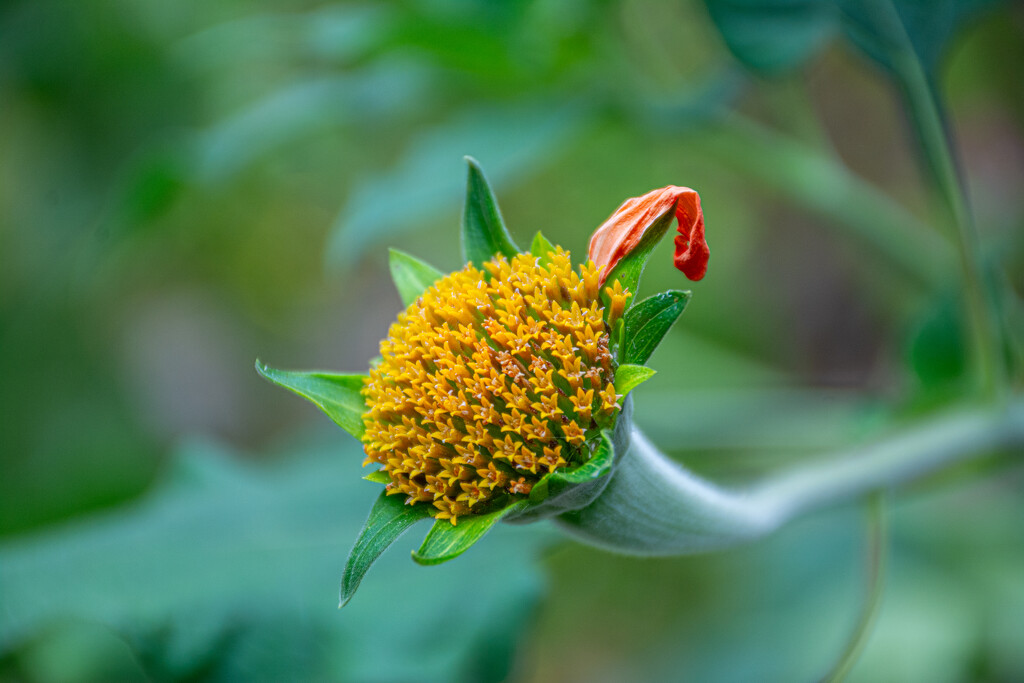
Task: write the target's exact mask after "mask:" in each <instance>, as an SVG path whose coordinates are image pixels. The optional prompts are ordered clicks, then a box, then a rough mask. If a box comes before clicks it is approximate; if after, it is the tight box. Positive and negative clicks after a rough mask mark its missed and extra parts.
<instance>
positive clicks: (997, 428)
mask: <svg viewBox="0 0 1024 683" xmlns="http://www.w3.org/2000/svg"><path fill="white" fill-rule="evenodd" d="M1022 447H1024V399H1019V398H1018V399H1017V400H1016V401H1013V402H1011V403H1009V404H1007V405H1006V406H1003V407H1000V408H999V409H997V410H991V409H990V410H979V409H960V410H956V411H952V412H948V413H945V414H941V415H938V416H936V417H933V418H930V419H929V420H927V421H925V422H923V423H921V424H919V425H917V426H915V427H912V428H910V429H907V430H905V431H903V432H900V433H897V434H895V435H893V436H891V437H889V438H887V439H885V440H884V441H879V442H877V443H874V444H871V445H868V446H863V447H858V448H854V449H851V450H849V451H845V452H843V453H840V454H838V455H832V456H830V457H822V458H820V459H818V460H815V461H814V462H812V463H809V464H806V465H803V466H801V467H797V468H795V469H793V470H790V471H788V472H783V473H781V474H778V475H774V476H770V477H768V478H767V479H765V480H764V481H763V482H761V483H759V484H756V485H753V486H750V487H747V488H744V489H727V488H722V487H719V486H717V485H716V484H714V483H712V482H709V481H707V480H705V479H702V478H700V477H698V476H696V475H695V474H693V473H692V472H689V471H687V470H686V469H684V468H682V467H680V466H679V465H677V464H676V463H674V462H672V461H671V460H670V459H669V458H667V457H666V456H665V455H664V454H663V453H661V451H659V450H658V449H657V448H656V447H655V446H654V445H653V444H651V442H650V441H648V440H647V438H646V437H645V436H644V435H643V434H642V433H641V432H640V431H639V430H637V429H635V428H634V430H633V433H632V438H631V442H630V446H629V449H628V450H627V451H626V453H625V454H624V455H623V457H622V460H621V462H620V463H619V465H618V468H617V470H616V472H615V474H614V475H613V477H612V480H611V481H610V482H609V484H608V487H607V488H606V489H605V490H604V492H603V493H602V494H601V495H600V496H599V497H598V498H597V499H596V500H595V501H594V502H593V503H591V504H590V505H589V506H588V507H586V508H583V509H582V510H577V511H574V512H571V513H566V514H565V515H562V516H561V517H559V518H558V522H559V525H560V526H561V527H562V528H563V529H564V530H565V531H566V532H567V533H569V534H570V535H572V536H575V537H577V538H579V539H581V540H583V541H585V542H587V543H589V544H591V545H595V546H598V547H601V548H605V549H607V550H611V551H614V552H621V553H626V554H633V555H686V554H692V553H699V552H704V551H708V550H714V549H718V548H724V547H729V546H734V545H739V544H741V543H745V542H748V541H750V540H753V539H755V538H759V537H762V536H765V535H767V534H769V533H771V532H773V531H775V530H776V529H778V528H779V527H781V526H783V525H784V524H786V523H787V522H789V521H790V520H792V519H794V518H796V517H799V516H800V515H803V514H806V513H808V512H811V511H814V510H818V509H821V508H824V507H828V506H831V505H835V504H838V503H842V502H845V501H849V500H855V499H857V498H861V497H863V496H864V495H866V494H868V493H871V492H873V491H878V490H883V489H887V488H891V487H894V486H897V485H899V484H902V483H904V482H907V481H911V480H913V479H917V478H920V477H922V476H925V475H927V474H930V473H932V472H935V471H937V470H939V469H942V468H944V467H947V466H950V465H953V464H955V463H958V462H962V461H965V460H969V459H972V458H977V457H981V456H984V455H987V454H990V453H992V452H994V451H1000V450H1003V449H1010V448H1022Z"/></svg>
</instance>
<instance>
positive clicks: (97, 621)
mask: <svg viewBox="0 0 1024 683" xmlns="http://www.w3.org/2000/svg"><path fill="white" fill-rule="evenodd" d="M878 7H883V9H885V8H890V9H893V10H894V11H896V12H897V14H898V16H899V17H900V18H901V19H902V21H903V24H904V25H905V26H906V28H907V33H906V35H905V36H904V39H907V40H909V43H907V45H909V46H910V48H912V53H913V55H914V56H915V57H917V58H919V59H920V62H921V64H922V65H923V68H924V70H925V71H926V73H927V76H928V78H929V79H930V80H931V82H932V83H933V84H934V85H935V86H936V87H937V89H938V91H939V92H941V93H942V95H943V97H944V99H945V102H946V105H947V108H946V110H945V114H946V116H947V117H948V119H947V120H948V123H949V126H950V130H951V131H952V132H953V133H954V134H955V141H956V142H955V154H956V156H957V159H958V161H959V163H960V165H961V171H962V174H963V177H964V178H965V180H966V184H967V187H968V189H969V196H970V200H971V206H972V210H973V213H974V216H975V218H976V221H977V225H978V230H979V233H980V235H981V237H982V242H981V244H982V248H981V255H982V258H983V260H984V262H985V263H986V264H988V270H987V273H989V276H988V279H989V280H990V289H991V292H992V297H993V299H994V300H996V302H997V303H996V308H997V310H998V313H999V323H1000V326H1001V327H1002V329H1003V332H1004V334H1005V343H1004V346H1005V347H1006V354H1005V355H1006V356H1007V366H1008V372H1009V376H1010V377H1011V380H1010V383H1011V385H1013V386H1016V387H1017V388H1018V389H1019V388H1020V380H1019V375H1015V374H1014V373H1019V369H1020V364H1019V356H1020V354H1021V352H1022V349H1024V344H1021V341H1020V340H1021V339H1022V336H1021V329H1022V318H1024V315H1022V312H1021V310H1022V309H1021V307H1020V293H1021V292H1022V291H1024V239H1022V236H1024V231H1022V228H1024V192H1022V191H1021V190H1022V188H1024V81H1022V79H1021V76H1020V75H1021V73H1024V40H1022V36H1024V12H1022V11H1021V7H1020V5H1016V4H1010V3H1005V4H1001V3H998V2H986V1H984V0H981V1H971V2H964V1H960V2H954V1H953V0H943V1H942V2H938V3H930V2H924V1H919V2H915V1H913V0H898V1H897V2H895V3H890V1H889V0H878V1H877V2H868V1H867V0H865V2H857V1H855V0H840V1H838V2H833V1H832V0H786V2H771V3H769V2H765V3H762V2H757V1H756V0H728V1H726V0H707V2H672V3H665V2H658V1H656V0H629V1H623V2H598V1H596V0H593V1H588V0H572V1H557V0H533V1H525V0H524V1H521V2H507V3H498V2H487V1H485V0H476V1H474V0H453V1H451V2H426V1H423V2H412V1H410V2H379V3H363V4H350V3H312V2H287V1H281V2H264V3H256V2H247V1H246V2H243V1H241V0H228V1H225V2H217V3H206V2H196V1H189V0H183V1H180V2H164V1H160V0H78V1H76V2H65V1H60V0H31V1H29V0H24V1H19V0H9V1H8V2H6V3H3V4H2V5H0V680H2V681H55V682H65V681H66V682H74V681H110V680H160V681H163V680H168V681H185V680H189V681H206V680H345V681H348V680H353V681H392V680H393V681H402V680H411V679H417V680H437V681H451V680H466V681H485V680H495V681H496V680H504V679H506V678H510V679H511V680H516V681H531V682H537V683H540V682H542V681H581V682H582V681H622V680H650V681H668V680H695V681H738V680H758V681H798V680H814V679H816V678H818V677H820V676H821V675H823V673H824V672H825V671H827V670H828V668H829V667H830V666H831V664H832V663H833V662H834V661H835V660H836V658H837V657H838V656H839V653H840V652H841V650H842V648H843V645H844V643H845V641H846V640H847V639H848V637H849V634H850V631H851V629H852V628H853V625H854V623H855V621H856V617H857V613H858V611H859V609H860V605H861V603H862V601H863V592H864V587H863V575H864V569H863V563H864V516H863V512H862V510H861V509H860V508H859V507H858V506H856V505H854V506H847V507H844V508H841V509H837V510H835V511H833V512H829V513H827V514H822V515H817V516H814V517H813V518H809V519H807V520H803V521H801V522H799V523H797V524H794V525H792V526H791V527H790V528H788V529H787V530H785V531H784V532H783V533H780V534H778V535H776V536H774V537H772V538H770V539H768V540H766V541H763V542H759V543H756V544H754V545H752V546H749V547H746V548H741V549H739V550H734V551H729V552H723V553H719V554H715V555H708V556H701V557H692V558H680V559H658V560H651V559H635V558H625V557H617V556H612V555H609V554H605V553H602V552H600V551H597V550H593V549H589V548H585V547H582V546H579V545H575V544H571V543H569V542H567V541H564V540H562V539H561V538H560V537H559V536H558V534H557V533H556V532H555V531H554V530H553V529H551V528H548V527H546V525H536V526H533V527H526V528H508V529H501V530H499V532H495V533H494V534H493V536H491V537H488V538H487V539H485V541H484V542H483V543H481V544H480V546H479V547H478V548H475V549H473V550H472V551H471V552H470V553H468V554H467V555H466V556H464V557H462V558H460V559H459V560H457V561H456V562H453V563H451V564H450V565H445V566H442V567H434V568H422V567H419V566H416V565H414V564H413V563H412V562H411V561H410V560H409V559H408V550H409V549H410V548H411V547H413V541H414V540H415V539H413V538H412V537H413V536H415V535H417V534H418V533H419V532H417V531H413V532H412V533H411V534H410V538H408V539H405V541H407V543H405V545H403V546H402V547H400V548H395V549H392V550H391V551H390V552H389V553H388V554H387V555H386V556H385V557H384V558H383V560H382V561H381V563H380V564H379V565H378V566H375V567H374V569H373V570H372V571H371V573H370V574H369V575H368V577H367V579H366V581H365V582H364V584H363V588H362V590H361V591H360V593H359V594H358V595H357V596H356V598H355V600H354V601H353V603H352V604H351V605H349V606H348V607H346V608H345V609H344V610H341V611H338V610H337V609H336V594H337V582H338V580H339V579H340V575H341V569H342V567H343V565H344V561H345V557H346V554H347V552H348V549H349V547H350V545H351V543H352V542H353V540H354V539H355V536H356V534H357V533H358V529H359V527H360V525H361V524H362V521H363V519H364V518H365V514H366V512H367V511H368V509H369V505H370V503H371V501H372V500H373V498H374V496H375V494H376V489H375V487H374V485H372V484H369V483H367V482H363V481H361V480H360V479H359V477H360V473H361V469H360V466H359V465H360V462H361V460H362V456H361V454H360V452H359V447H358V445H357V444H355V443H354V442H353V440H352V439H351V438H350V437H348V435H346V434H344V433H343V432H342V431H341V430H338V429H334V428H333V426H332V425H330V424H329V421H328V420H326V418H324V417H322V416H321V415H319V414H318V413H317V412H316V411H315V410H314V409H313V408H311V407H309V406H308V405H306V404H305V403H304V402H302V401H300V400H298V399H296V398H294V397H289V396H287V395H285V394H283V393H282V392H280V391H279V390H277V389H274V388H273V387H271V386H269V385H267V384H265V383H263V382H262V381H261V380H260V379H259V378H258V377H257V375H256V373H255V372H254V371H253V368H252V363H253V361H254V359H255V358H257V357H259V358H261V359H263V360H265V361H268V362H270V363H272V364H274V365H276V366H279V367H292V368H304V367H306V368H314V367H316V368H327V369H335V370H339V371H351V372H361V371H363V370H364V369H365V367H366V366H367V362H368V360H369V359H370V358H371V357H372V356H374V355H376V347H377V343H378V342H379V340H380V338H381V337H382V336H383V335H384V334H385V332H386V330H387V326H388V325H389V324H390V322H391V321H392V320H393V319H394V316H395V315H396V313H397V312H398V310H399V299H398V296H397V294H396V293H395V291H394V290H393V287H392V286H391V283H390V281H389V277H388V275H387V267H386V254H387V250H386V247H387V246H398V247H401V248H402V249H403V250H406V251H409V252H411V253H414V254H416V255H418V256H420V257H421V258H424V259H425V260H427V261H430V262H432V263H434V264H436V265H437V266H438V267H440V268H442V269H443V270H452V269H455V268H457V267H459V266H460V261H459V251H458V244H457V236H458V220H459V213H460V208H461V206H460V202H461V194H462V191H463V188H464V182H465V168H464V164H463V161H462V156H463V155H464V154H471V155H473V156H475V157H476V158H477V159H479V160H480V162H481V164H482V165H483V167H484V168H485V169H486V170H487V172H488V174H489V176H490V178H491V180H492V182H493V184H494V185H495V187H496V190H497V192H498V195H499V199H500V201H501V204H502V208H503V211H504V214H505V218H506V221H507V223H508V224H509V227H510V229H511V231H512V232H513V234H514V235H515V236H516V237H517V238H518V240H519V242H520V244H528V243H529V238H530V236H532V234H533V233H534V232H535V231H537V230H541V229H542V230H543V231H544V232H545V234H546V235H547V236H548V237H549V238H550V239H551V240H552V241H553V242H556V243H558V244H561V245H563V246H564V247H566V248H568V249H570V250H571V251H572V252H573V254H574V255H575V256H576V257H577V258H580V259H581V258H582V257H583V255H584V254H585V249H586V244H587V240H588V238H589V235H590V232H591V231H592V230H593V229H594V228H595V227H596V226H597V225H599V224H600V223H601V222H602V221H603V220H604V218H606V217H607V216H608V215H609V214H610V213H611V212H612V211H613V210H614V209H615V208H616V207H617V206H618V204H619V203H620V202H621V201H622V200H624V199H625V198H627V197H630V196H636V195H639V194H642V193H644V192H646V191H648V190H650V189H652V188H655V187H661V186H663V185H668V184H676V185H688V186H691V187H693V188H695V189H697V190H698V191H699V192H700V194H701V197H702V200H703V205H704V210H705V214H706V220H707V234H708V241H709V243H710V245H711V249H712V259H711V264H710V269H709V273H708V276H707V278H706V279H705V280H704V281H702V282H700V283H696V284H694V285H692V287H691V288H692V289H693V291H694V297H693V301H692V302H691V304H690V306H689V308H688V310H687V312H686V314H685V316H684V317H683V318H682V320H681V322H680V324H679V325H678V326H677V327H676V328H674V329H673V331H672V332H671V334H670V337H669V339H668V340H667V341H666V343H665V344H664V345H663V346H662V347H661V349H660V350H659V351H658V352H657V354H656V355H655V357H654V358H653V359H652V364H653V366H654V367H656V368H657V369H658V371H659V372H658V375H657V376H656V377H655V378H654V379H652V380H651V381H650V382H648V383H647V384H646V385H645V386H644V387H643V388H642V389H641V390H640V391H639V392H638V394H637V397H636V415H637V421H638V422H639V424H640V425H641V426H642V427H643V428H644V429H645V430H646V431H647V432H648V433H649V434H650V436H651V437H652V438H653V439H654V440H655V441H656V442H657V443H658V444H659V445H661V446H663V447H664V448H666V449H668V450H670V451H671V452H672V453H673V454H675V455H677V456H678V457H679V458H680V459H681V460H682V461H683V462H685V463H686V464H687V465H688V466H689V467H692V468H693V469H696V470H697V471H699V472H702V473H706V474H708V475H709V476H713V477H715V478H716V479H717V480H720V481H723V482H742V481H747V480H751V479H753V478H756V477H757V476H758V475H760V474H762V473H766V472H770V471H773V470H775V469H777V468H778V467H780V466H784V465H785V464H786V463H788V462H791V461H795V460H798V459H801V458H806V457H811V456H813V455H814V454H817V453H821V452H826V451H828V450H830V449H834V448H838V447H841V446H844V445H848V444H851V443H858V442H862V441H864V440H866V439H870V438H872V437H874V436H876V435H877V434H879V433H880V432H881V431H882V430H883V429H884V428H885V427H886V426H888V425H890V424H893V423H897V422H904V421H907V420H911V419H913V417H914V416H917V415H921V414H924V413H926V412H928V411H929V410H931V409H933V408H935V407H936V406H941V405H946V404H949V403H950V402H954V401H956V400H958V397H960V396H962V395H964V394H965V392H966V391H967V389H968V387H969V386H970V379H969V377H968V376H967V368H968V367H969V363H968V361H967V359H966V355H965V341H964V340H965V338H966V332H965V326H964V324H963V315H962V314H961V312H960V311H961V294H960V293H961V290H962V287H963V286H962V284H961V281H960V275H959V272H958V270H957V266H956V259H955V255H954V249H955V245H954V243H953V242H952V241H950V239H948V233H946V232H944V228H943V226H942V223H943V218H942V213H943V209H942V204H941V202H939V201H938V200H937V199H936V196H935V192H934V191H933V190H931V189H930V188H931V187H932V185H931V183H930V176H929V173H928V170H927V164H925V163H923V162H922V160H921V156H920V154H919V150H918V147H917V141H916V138H915V135H914V133H913V126H912V124H911V120H910V119H908V117H907V116H906V114H905V108H904V106H903V100H902V99H901V87H900V83H901V82H900V80H899V78H898V71H899V68H898V65H899V64H900V63H901V62H899V61H898V59H897V58H898V57H900V56H901V55H902V56H903V57H905V56H906V54H907V53H906V49H904V52H903V53H900V51H899V46H898V45H897V46H896V47H895V48H894V47H893V43H892V41H891V40H889V39H890V38H891V36H885V35H883V34H882V33H879V32H878V30H877V26H876V25H874V24H872V22H871V20H870V17H871V16H873V15H872V13H871V12H872V11H873V9H872V8H874V9H877V8H878ZM865 17H867V18H868V19H865ZM907 45H904V46H903V48H906V47H907ZM894 65H896V66H894ZM894 72H897V78H892V77H891V76H892V74H893V73H894ZM670 250H671V247H670V246H669V245H668V243H667V241H666V244H664V245H662V247H661V248H660V250H659V253H660V254H662V258H658V257H657V256H656V257H655V258H654V259H653V260H652V264H651V266H650V268H649V269H648V276H647V278H646V279H645V283H644V287H643V288H644V289H646V290H647V291H649V292H653V291H657V290H660V289H665V288H669V287H677V288H678V287H681V286H685V285H684V284H683V283H682V282H681V276H680V275H679V274H678V273H677V272H676V271H674V270H673V269H672V267H671V263H670V259H669V258H668V254H669V253H670ZM1013 378H1016V379H1013ZM1022 489H1024V468H1022V466H1021V463H1020V462H1019V459H1017V460H1014V459H1012V458H1005V459H1002V460H1000V459H996V460H990V461H986V462H985V463H984V464H983V465H981V466H974V467H971V468H961V469H960V470H958V471H957V472H954V473H952V474H947V475H946V476H943V477H941V478H938V479H935V480H933V481H930V482H926V483H924V484H921V485H918V486H915V487H913V488H912V489H911V490H909V491H904V492H901V493H900V494H899V495H898V496H896V497H895V498H894V499H893V501H892V502H893V504H892V505H890V506H889V521H890V524H891V526H892V529H891V544H892V548H891V558H890V563H889V567H888V572H887V578H888V584H887V588H886V593H885V596H884V602H883V605H882V611H881V614H880V619H879V622H878V625H877V629H876V631H875V632H874V634H873V636H872V638H871V640H870V641H869V642H868V646H867V649H866V651H865V653H864V657H863V659H862V660H861V661H860V662H859V663H858V664H857V666H856V668H855V669H854V671H853V675H852V679H854V680H860V681H929V682H936V681H1018V680H1022V679H1024V619H1022V618H1021V615H1024V581H1021V577H1022V576H1024V496H1022V495H1021V491H1022ZM400 545H401V544H400Z"/></svg>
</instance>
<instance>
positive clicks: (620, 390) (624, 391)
mask: <svg viewBox="0 0 1024 683" xmlns="http://www.w3.org/2000/svg"><path fill="white" fill-rule="evenodd" d="M654 372H655V371H654V370H651V369H650V368H648V367H645V366H643V365H630V364H628V363H624V364H622V365H620V366H619V367H618V369H617V370H616V371H615V393H617V394H619V395H620V396H622V397H625V396H627V395H628V394H629V392H631V391H633V389H636V388H637V387H638V386H639V385H641V384H643V383H644V382H646V381H647V380H649V379H650V378H651V377H653V376H654Z"/></svg>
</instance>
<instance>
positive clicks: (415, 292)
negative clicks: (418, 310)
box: [388, 249, 444, 306]
mask: <svg viewBox="0 0 1024 683" xmlns="http://www.w3.org/2000/svg"><path fill="white" fill-rule="evenodd" d="M388 254H389V259H388V266H389V267H390V268H391V279H392V280H394V282H395V288H396V289H398V295H399V296H400V297H402V303H403V304H405V305H406V306H408V305H410V304H411V303H413V302H414V301H416V299H419V298H420V296H422V295H423V292H425V291H426V290H427V289H428V288H430V286H431V285H433V284H434V283H435V282H437V281H438V280H440V279H441V278H442V277H444V273H442V272H441V271H439V270H438V269H437V268H435V267H433V266H432V265H430V264H429V263H425V262H423V261H421V260H419V259H418V258H416V257H415V256H412V255H410V254H406V253H405V252H404V251H399V250H398V249H391V250H390V251H389V252H388Z"/></svg>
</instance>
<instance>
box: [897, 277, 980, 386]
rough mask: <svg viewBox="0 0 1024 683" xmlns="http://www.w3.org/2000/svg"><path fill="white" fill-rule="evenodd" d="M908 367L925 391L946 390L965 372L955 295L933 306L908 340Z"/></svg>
mask: <svg viewBox="0 0 1024 683" xmlns="http://www.w3.org/2000/svg"><path fill="white" fill-rule="evenodd" d="M909 357H910V358H909V359H910V367H911V368H912V369H913V371H914V374H916V375H917V377H918V379H919V380H920V381H921V384H922V385H923V386H924V388H925V389H926V390H928V389H936V388H940V387H943V386H946V387H948V386H949V384H950V383H955V382H957V381H958V380H961V379H963V378H964V374H965V372H966V371H967V350H966V337H965V335H964V330H963V319H962V315H961V308H960V298H959V293H957V294H956V295H953V296H950V295H947V296H944V297H942V298H941V299H939V300H938V301H936V302H934V303H933V304H932V306H931V307H930V309H929V310H928V311H927V313H926V314H925V315H923V316H922V317H921V319H920V321H919V322H918V324H917V326H916V330H915V331H914V332H913V334H912V336H911V339H910V347H909Z"/></svg>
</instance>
